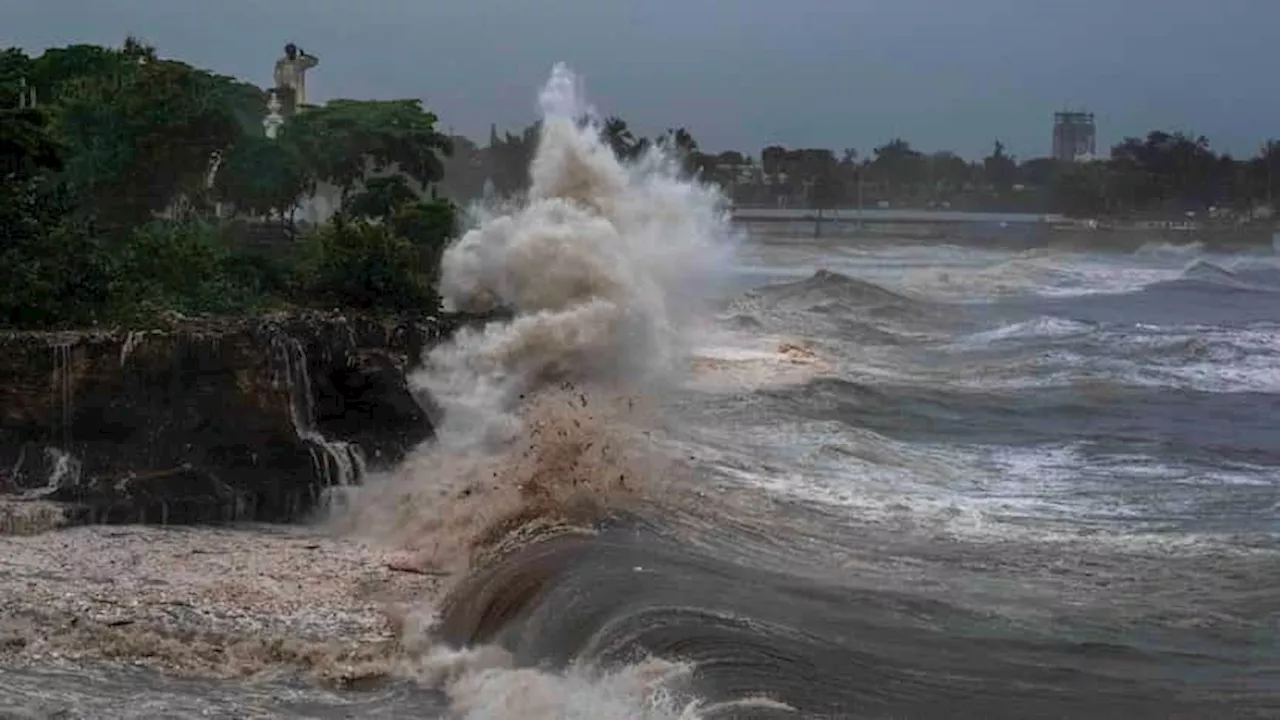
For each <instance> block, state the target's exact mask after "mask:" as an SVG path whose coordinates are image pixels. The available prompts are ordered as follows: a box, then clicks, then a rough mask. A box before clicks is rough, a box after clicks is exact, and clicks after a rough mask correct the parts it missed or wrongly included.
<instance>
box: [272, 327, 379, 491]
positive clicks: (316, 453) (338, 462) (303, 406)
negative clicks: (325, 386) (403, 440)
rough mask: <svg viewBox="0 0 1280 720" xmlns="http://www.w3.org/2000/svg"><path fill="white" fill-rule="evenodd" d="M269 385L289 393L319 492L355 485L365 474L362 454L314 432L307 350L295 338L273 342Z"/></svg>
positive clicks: (292, 414) (284, 337) (295, 423)
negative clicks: (270, 383) (318, 482)
mask: <svg viewBox="0 0 1280 720" xmlns="http://www.w3.org/2000/svg"><path fill="white" fill-rule="evenodd" d="M271 351H272V352H271V361H272V384H273V385H274V386H275V387H276V388H277V389H279V390H283V391H284V392H286V393H288V397H289V400H288V402H289V416H290V419H291V420H292V421H293V427H294V430H295V431H296V432H297V433H298V439H299V440H302V441H303V442H305V443H307V444H308V446H309V448H310V450H311V459H312V463H313V465H314V467H315V470H316V477H317V478H319V480H320V484H321V488H320V489H321V491H324V490H327V489H329V488H333V487H343V486H348V485H354V484H356V483H358V482H359V481H360V480H361V479H362V478H363V477H364V475H365V473H366V471H367V470H366V462H365V457H364V451H363V450H361V449H360V446H358V445H356V444H355V443H349V442H344V441H341V440H330V439H329V438H326V437H325V436H324V435H322V434H321V433H320V431H318V430H316V426H315V400H314V397H313V392H314V389H313V387H312V385H311V373H310V371H309V369H308V368H307V353H306V348H304V347H303V345H302V343H301V342H300V341H298V340H297V339H296V338H293V337H289V336H287V335H280V336H277V337H275V338H274V339H273V340H272V348H271Z"/></svg>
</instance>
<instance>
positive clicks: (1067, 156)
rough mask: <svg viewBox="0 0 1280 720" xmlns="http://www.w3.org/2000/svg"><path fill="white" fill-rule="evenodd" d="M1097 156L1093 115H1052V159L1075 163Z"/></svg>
mask: <svg viewBox="0 0 1280 720" xmlns="http://www.w3.org/2000/svg"><path fill="white" fill-rule="evenodd" d="M1097 154H1098V129H1097V127H1096V126H1095V125H1094V124H1093V113H1090V112H1060V113H1054V114H1053V159H1054V160H1061V161H1063V162H1077V161H1080V160H1084V159H1087V158H1092V157H1094V156H1096V155H1097Z"/></svg>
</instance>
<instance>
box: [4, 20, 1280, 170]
mask: <svg viewBox="0 0 1280 720" xmlns="http://www.w3.org/2000/svg"><path fill="white" fill-rule="evenodd" d="M1277 28H1280V0H1053V1H1050V0H200V1H199V2H195V1H193V0H0V45H20V46H23V47H25V48H27V49H28V50H32V51H38V50H40V49H43V48H45V47H48V46H54V45H65V44H68V43H72V42H94V43H110V44H118V43H119V42H120V41H121V40H122V39H123V38H124V36H125V35H126V34H129V33H132V34H136V35H138V36H140V37H142V38H143V39H145V40H147V41H148V42H150V43H152V44H153V45H156V46H157V48H158V49H159V51H160V52H161V54H162V55H166V56H176V57H179V58H182V59H184V60H187V61H189V62H192V63H194V64H197V65H201V66H204V67H208V68H211V69H213V70H216V71H219V72H223V73H227V74H232V75H237V76H240V77H243V78H245V79H248V80H251V81H253V82H255V83H257V84H259V85H263V86H265V85H268V84H269V83H270V77H271V67H272V64H273V62H274V61H275V59H276V58H277V57H278V56H279V55H280V50H281V47H282V46H283V45H284V43H285V42H286V41H293V42H295V43H298V44H299V45H301V46H302V47H303V48H304V49H306V50H307V51H308V52H311V53H313V54H315V55H317V56H319V57H320V60H321V64H320V66H319V67H318V68H316V70H315V71H313V73H312V74H311V75H309V76H308V91H309V93H310V94H311V96H312V98H311V99H312V100H313V101H322V100H325V99H328V98H333V97H374V98H393V97H421V98H423V99H424V100H425V101H426V102H427V104H428V105H429V106H430V107H431V108H432V109H433V110H435V111H436V112H437V113H438V114H439V115H440V116H441V118H442V121H443V123H444V124H445V125H447V126H450V127H452V128H454V129H455V130H456V131H458V132H462V133H465V134H468V135H471V136H472V137H476V138H477V139H483V138H485V137H487V134H488V128H489V124H490V123H491V122H496V123H498V125H499V127H513V128H514V127H515V126H520V125H524V124H526V123H528V122H530V121H532V120H533V119H534V117H535V106H536V92H537V88H538V86H539V85H540V84H541V83H542V82H543V80H544V79H545V78H546V76H547V74H548V73H549V71H550V68H551V66H552V64H554V63H555V62H556V61H558V60H563V61H565V62H567V63H569V64H570V66H572V67H573V68H574V69H575V70H576V71H578V72H579V73H580V74H582V75H583V76H584V77H585V82H586V86H587V90H588V93H589V95H590V98H591V100H592V102H593V103H594V104H595V105H596V106H597V107H599V108H600V109H601V111H602V112H605V113H609V114H619V115H622V116H623V117H625V118H627V119H628V120H629V121H630V122H631V123H632V125H633V126H637V127H638V128H639V129H641V130H642V131H644V132H645V133H652V132H654V131H655V130H658V129H661V128H662V127H666V126H675V125H683V126H685V127H688V128H689V129H690V130H691V131H692V132H693V133H694V136H695V137H696V138H698V139H699V141H700V142H701V144H702V145H703V146H704V147H705V148H708V149H712V150H722V149H728V148H735V149H742V150H750V151H752V152H754V151H757V150H758V149H759V148H760V147H761V146H764V145H767V144H772V143H779V144H784V145H790V146H822V147H833V148H844V147H857V148H859V149H860V151H861V152H862V153H864V154H865V153H867V152H868V151H869V150H870V149H871V148H872V147H874V146H875V145H877V144H880V143H883V142H884V141H886V140H888V139H890V138H892V137H894V136H901V137H903V138H906V139H907V140H909V141H910V142H911V143H912V144H914V145H916V146H917V147H920V148H922V149H926V150H936V149H955V150H957V151H959V152H961V153H962V154H964V155H967V156H971V157H979V156H981V155H984V154H985V153H986V152H987V151H988V150H989V149H990V146H991V143H992V141H993V140H994V139H996V138H1000V139H1002V140H1003V141H1004V142H1005V144H1006V145H1007V146H1008V147H1009V148H1010V150H1011V151H1012V152H1014V153H1016V154H1017V155H1019V156H1020V157H1024V158H1025V157H1032V156H1038V155H1044V154H1047V153H1048V151H1049V145H1050V137H1051V136H1050V133H1051V124H1052V113H1053V112H1054V111H1055V110H1059V109H1062V108H1063V106H1065V105H1068V104H1069V105H1071V106H1073V107H1083V108H1087V109H1090V110H1093V111H1094V112H1095V113H1097V115H1098V122H1099V136H1100V137H1099V141H1100V144H1101V145H1110V144H1111V143H1113V142H1115V141H1117V140H1118V139H1120V138H1121V137H1122V136H1124V135H1126V134H1137V133H1140V132H1144V131H1145V130H1147V129H1149V128H1153V127H1162V128H1170V129H1191V130H1195V131H1196V132H1199V133H1202V134H1205V135H1207V136H1209V138H1210V140H1211V141H1213V143H1214V145H1215V146H1216V147H1220V148H1223V149H1227V150H1230V151H1233V152H1236V153H1240V154H1247V153H1252V152H1253V151H1254V150H1255V149H1256V148H1257V146H1258V143H1259V141H1261V140H1262V139H1263V138H1265V137H1268V136H1280V82H1278V81H1277V78H1278V77H1280V73H1278V72H1277V70H1278V68H1280V53H1278V52H1277V50H1276V49H1277V48H1278V47H1280V42H1277ZM1100 149H1101V148H1100Z"/></svg>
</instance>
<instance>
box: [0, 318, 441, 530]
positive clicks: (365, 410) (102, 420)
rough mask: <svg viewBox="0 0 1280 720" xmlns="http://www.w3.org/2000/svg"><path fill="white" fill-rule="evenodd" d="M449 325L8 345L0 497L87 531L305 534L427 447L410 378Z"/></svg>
mask: <svg viewBox="0 0 1280 720" xmlns="http://www.w3.org/2000/svg"><path fill="white" fill-rule="evenodd" d="M454 322H455V321H439V320H430V321H427V322H417V321H414V322H407V321H403V322H396V321H383V320H375V319H372V318H363V317H353V316H342V315H337V314H320V313H292V314H285V315H275V316H268V317H263V318H256V319H252V320H239V321H229V320H219V321H211V320H189V319H177V320H170V321H168V322H166V323H165V327H162V328H158V329H154V330H148V331H142V332H125V331H101V332H100V331H83V332H62V333H9V334H0V493H2V494H5V495H8V496H9V499H11V500H12V499H15V498H29V499H39V500H42V501H58V502H61V503H65V504H66V507H67V508H68V509H69V512H70V513H71V515H72V516H73V518H72V519H73V520H78V521H81V522H165V523H193V522H209V521H219V520H259V521H286V520H291V519H296V518H298V517H299V516H301V515H303V514H305V513H306V512H308V511H309V510H311V509H312V508H313V507H314V506H315V504H316V502H317V500H318V499H319V498H320V497H321V496H322V495H323V493H324V490H325V489H326V488H328V487H331V486H334V485H342V484H348V483H352V482H358V481H359V480H360V477H361V476H362V474H363V472H364V471H365V469H366V466H374V467H376V466H385V465H389V464H392V463H394V462H396V461H398V460H399V459H400V458H401V457H402V456H403V454H404V452H405V451H406V450H407V449H408V448H409V447H411V446H413V445H415V444H417V443H419V442H422V441H423V440H425V439H427V438H429V437H431V435H432V427H431V423H430V421H429V419H428V417H427V415H426V413H425V412H424V411H423V409H422V407H420V406H419V404H418V403H417V402H416V401H415V399H414V397H413V395H412V394H411V392H410V390H409V388H408V385H407V381H406V373H407V372H408V370H409V369H410V368H411V367H412V366H414V365H416V363H417V362H418V360H419V358H420V357H421V356H422V352H423V350H424V349H425V348H427V347H429V346H430V345H431V344H433V343H435V342H437V341H439V340H440V339H441V338H442V337H443V336H445V335H447V334H448V333H449V332H451V330H452V324H453V323H454Z"/></svg>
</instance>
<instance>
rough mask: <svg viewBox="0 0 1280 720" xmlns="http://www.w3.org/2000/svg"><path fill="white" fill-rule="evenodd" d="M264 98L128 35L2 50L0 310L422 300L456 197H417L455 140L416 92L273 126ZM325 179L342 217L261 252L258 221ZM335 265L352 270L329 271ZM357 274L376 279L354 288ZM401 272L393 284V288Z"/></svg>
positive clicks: (21, 314) (31, 317) (86, 318)
mask: <svg viewBox="0 0 1280 720" xmlns="http://www.w3.org/2000/svg"><path fill="white" fill-rule="evenodd" d="M266 99H267V96H266V94H265V93H264V91H263V90H261V89H259V88H256V87H254V86H252V85H249V84H247V83H243V82H240V81H238V80H235V79H233V78H228V77H224V76H221V75H217V74H215V73H210V72H207V71H205V70H202V69H199V68H196V67H193V66H191V65H188V64H186V63H183V62H180V61H177V60H171V59H165V58H161V57H159V56H158V55H157V53H156V52H155V50H154V49H153V48H150V47H147V46H145V45H143V44H141V43H139V42H137V41H135V40H132V39H129V40H126V41H125V43H124V44H123V45H122V46H121V47H119V48H107V47H98V46H93V45H72V46H68V47H63V48H53V49H50V50H47V51H45V52H44V53H42V54H41V55H39V56H37V57H29V56H27V55H26V54H25V53H23V52H21V51H20V50H16V49H9V50H5V51H3V52H0V103H3V104H2V105H0V113H3V116H2V117H0V120H2V122H0V150H3V151H4V158H5V163H4V166H3V173H4V185H3V188H0V243H2V244H0V264H2V267H0V288H3V289H2V290H0V324H4V325H19V326H24V325H47V324H57V323H65V322H91V321H114V320H116V319H121V320H127V319H129V318H133V317H137V316H138V314H139V313H143V314H146V313H149V312H151V311H153V310H155V309H157V308H160V307H170V308H176V309H180V310H184V311H191V312H199V311H216V312H227V311H234V310H237V309H251V308H252V307H256V306H259V305H262V304H264V303H265V304H273V303H280V302H295V301H301V302H307V301H308V300H310V299H316V298H319V297H321V296H323V297H324V298H325V301H326V302H334V301H335V300H336V301H343V298H344V297H346V299H347V300H349V301H351V302H352V303H357V304H360V305H362V306H369V305H375V306H376V305H377V304H378V301H377V298H378V297H383V296H385V297H386V298H387V304H388V305H390V306H395V307H398V308H399V307H403V306H404V305H405V304H406V303H409V302H411V301H412V300H413V299H417V300H421V301H422V302H424V303H427V302H429V301H430V299H431V298H432V297H433V296H432V294H431V293H430V292H427V291H425V290H424V289H423V288H424V287H425V283H427V281H428V280H429V279H430V278H431V277H433V276H434V273H435V270H434V267H432V266H431V264H430V263H431V262H435V261H436V260H438V255H439V251H440V249H441V248H442V247H443V244H444V241H445V239H446V237H447V234H451V233H452V232H453V231H454V215H453V213H454V211H453V207H452V205H450V204H449V203H446V202H443V201H435V200H428V199H424V197H425V196H426V195H428V194H430V191H431V188H432V187H433V186H434V184H435V183H436V182H438V181H439V180H440V178H441V176H442V173H443V168H442V165H441V157H442V156H443V155H445V154H447V153H448V152H449V148H450V142H449V139H448V138H446V137H445V136H444V135H442V134H441V133H439V132H438V131H437V130H436V126H435V123H436V117H435V115H434V114H432V113H430V112H429V111H427V110H425V109H424V108H423V107H422V105H421V103H420V102H419V101H417V100H395V101H356V100H338V101H334V102H331V103H328V104H326V105H324V106H319V107H310V108H307V109H306V110H305V111H304V112H301V113H299V114H297V115H295V116H293V117H291V118H289V120H288V121H287V122H286V124H285V128H284V133H283V134H282V136H281V137H279V138H278V139H276V140H272V139H269V138H267V137H266V136H265V133H264V131H263V126H262V120H263V117H264V116H265V114H266ZM33 102H34V104H35V105H36V107H35V108H31V107H30V105H32V103H33ZM408 181H412V182H413V183H415V184H416V185H417V187H416V188H411V187H410V185H409V182H408ZM320 183H331V184H333V185H336V186H337V187H338V188H340V190H341V193H342V195H343V197H344V198H345V197H348V196H350V198H351V200H352V201H353V202H352V205H351V207H350V208H344V212H345V213H346V220H345V221H344V223H343V224H342V225H341V227H337V228H332V229H328V230H325V231H324V232H317V233H312V235H314V237H311V235H308V236H307V237H302V238H299V239H298V240H296V241H292V242H296V243H297V244H298V253H296V255H297V256H298V257H299V258H302V256H304V255H305V256H307V260H306V262H303V261H302V260H301V259H299V261H298V263H295V264H294V265H288V262H289V261H288V260H287V258H288V257H289V256H291V255H293V254H295V253H292V251H291V250H290V249H289V245H288V244H289V243H290V242H291V241H290V240H289V239H288V238H289V236H290V235H291V233H286V234H284V235H283V236H279V238H278V239H275V240H272V241H271V242H270V243H269V244H270V245H272V246H274V247H276V248H277V250H278V252H274V253H267V254H265V255H264V254H263V253H261V252H256V251H254V249H253V248H254V246H255V243H254V242H253V241H252V240H251V238H250V235H252V234H253V233H249V231H250V230H251V229H252V227H253V226H254V223H259V224H260V219H261V218H263V217H264V216H268V215H270V216H274V217H276V218H277V219H284V220H287V219H288V217H289V216H290V215H291V211H292V210H293V208H295V207H296V206H297V205H298V203H299V202H300V201H301V200H302V199H303V198H304V197H306V196H307V195H309V194H310V193H312V192H313V191H314V190H315V189H316V187H317V186H318V185H319V184H320ZM228 209H231V210H234V212H235V215H233V216H231V217H227V215H226V211H227V210H228ZM254 232H256V233H257V235H261V234H262V233H261V232H257V231H254ZM405 232H413V233H416V236H415V237H413V238H408V237H404V236H403V233H405ZM246 233H249V234H246ZM425 233H439V234H441V235H439V236H431V237H427V236H426V235H425ZM269 234H270V233H269ZM272 237H275V236H274V235H273V236H272ZM378 237H381V238H382V239H380V240H379V239H377V238H378ZM347 239H350V240H351V243H350V247H348V244H347V242H346V240H347ZM281 243H284V244H283V245H282V244H281ZM304 246H306V247H307V248H309V249H306V250H305V251H304ZM351 248H356V249H355V250H352V249H351ZM406 248H407V249H406ZM326 251H327V252H328V260H325V259H320V260H317V259H316V258H317V257H318V254H323V253H324V252H326ZM352 252H357V253H365V254H366V256H362V258H361V260H360V262H356V261H353V260H352V255H351V253H352ZM334 258H340V260H334ZM281 262H285V263H286V265H288V266H279V263H281ZM371 267H379V268H381V270H379V271H378V272H372V271H370V270H369V268H371ZM342 268H348V269H350V270H351V271H352V273H354V274H353V275H352V276H351V277H338V276H335V275H334V273H335V272H339V271H341V269H342ZM322 271H323V272H322ZM361 282H371V283H375V285H376V288H373V289H370V288H369V287H366V288H364V289H363V290H359V291H356V290H353V288H355V287H356V286H358V285H360V283H361ZM395 282H401V283H404V287H400V288H398V289H395V290H394V291H389V290H387V283H395ZM344 292H351V293H353V294H352V295H350V296H349V297H347V296H343V295H342V293H344ZM422 309H424V310H428V309H430V307H428V306H426V305H424V306H423V307H422Z"/></svg>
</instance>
